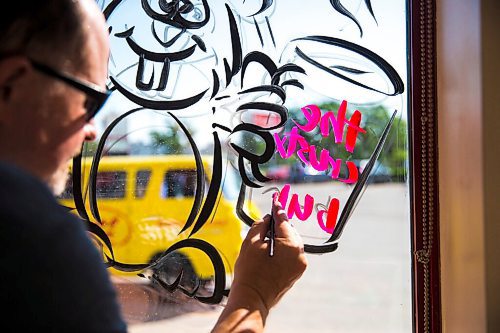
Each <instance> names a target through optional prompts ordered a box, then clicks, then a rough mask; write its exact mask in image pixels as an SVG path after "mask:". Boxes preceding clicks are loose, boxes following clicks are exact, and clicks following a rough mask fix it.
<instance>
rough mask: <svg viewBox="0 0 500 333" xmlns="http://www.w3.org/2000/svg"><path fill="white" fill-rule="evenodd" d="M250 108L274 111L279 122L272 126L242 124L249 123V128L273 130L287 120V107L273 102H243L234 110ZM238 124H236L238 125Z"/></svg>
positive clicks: (239, 110)
mask: <svg viewBox="0 0 500 333" xmlns="http://www.w3.org/2000/svg"><path fill="white" fill-rule="evenodd" d="M250 109H257V110H264V111H269V112H274V113H277V114H278V115H279V116H280V122H279V123H278V124H277V125H274V126H271V127H261V126H258V125H255V124H251V123H245V124H244V125H251V128H254V129H258V130H273V129H277V128H280V127H282V126H283V125H284V124H285V123H286V121H287V120H288V109H287V108H286V107H285V106H283V105H278V104H274V103H268V102H249V103H244V104H242V105H240V106H239V107H238V108H237V109H236V112H241V111H245V110H250ZM240 125H241V124H240ZM240 125H238V126H240ZM238 126H237V127H238Z"/></svg>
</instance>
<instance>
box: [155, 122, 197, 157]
mask: <svg viewBox="0 0 500 333" xmlns="http://www.w3.org/2000/svg"><path fill="white" fill-rule="evenodd" d="M191 134H193V133H191ZM149 135H150V137H151V144H152V146H153V148H154V150H155V151H158V152H160V153H164V154H180V153H182V152H183V151H184V145H183V144H182V136H183V135H184V134H183V132H182V131H181V129H180V128H179V126H178V125H177V124H174V125H170V126H167V127H166V128H165V130H164V131H162V132H160V131H151V132H150V133H149Z"/></svg>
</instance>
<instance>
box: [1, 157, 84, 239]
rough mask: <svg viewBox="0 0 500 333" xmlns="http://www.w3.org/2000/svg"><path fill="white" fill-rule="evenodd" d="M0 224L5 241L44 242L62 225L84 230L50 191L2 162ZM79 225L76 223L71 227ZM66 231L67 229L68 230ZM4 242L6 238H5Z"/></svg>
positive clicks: (32, 177)
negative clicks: (38, 239)
mask: <svg viewBox="0 0 500 333" xmlns="http://www.w3.org/2000/svg"><path fill="white" fill-rule="evenodd" d="M0 220H2V222H3V223H2V224H1V226H0V228H1V229H2V234H3V236H5V237H10V238H14V239H15V237H16V236H19V237H23V239H24V240H25V241H29V239H30V238H32V237H37V238H43V237H44V235H50V234H52V233H53V231H54V230H57V229H61V226H62V225H65V224H68V222H69V223H70V224H71V225H74V226H73V227H74V228H76V229H79V228H81V225H78V224H79V223H78V222H79V221H78V220H77V219H76V217H75V216H72V215H71V214H70V213H69V212H68V211H67V210H66V209H65V208H63V207H62V206H61V205H59V204H58V202H57V200H56V199H55V197H54V195H53V194H52V192H50V190H49V188H48V187H47V186H46V185H45V184H44V183H42V182H41V181H40V180H38V179H37V178H35V177H34V176H32V175H30V174H28V173H26V172H24V171H23V170H20V169H18V168H16V167H14V166H12V165H9V164H6V163H2V162H0ZM71 222H76V223H71ZM64 229H66V228H64ZM70 229H71V227H70ZM3 236H2V237H1V238H5V237H3Z"/></svg>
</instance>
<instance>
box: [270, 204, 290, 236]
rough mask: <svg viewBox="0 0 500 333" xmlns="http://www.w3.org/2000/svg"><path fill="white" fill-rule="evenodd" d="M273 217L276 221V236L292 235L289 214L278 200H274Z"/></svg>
mask: <svg viewBox="0 0 500 333" xmlns="http://www.w3.org/2000/svg"><path fill="white" fill-rule="evenodd" d="M273 217H274V222H275V230H276V237H285V238H288V237H290V235H291V233H292V232H295V231H294V230H293V227H292V225H291V224H290V222H289V221H288V216H287V214H286V212H285V211H284V210H283V207H282V206H281V203H280V202H279V201H278V200H274V201H273Z"/></svg>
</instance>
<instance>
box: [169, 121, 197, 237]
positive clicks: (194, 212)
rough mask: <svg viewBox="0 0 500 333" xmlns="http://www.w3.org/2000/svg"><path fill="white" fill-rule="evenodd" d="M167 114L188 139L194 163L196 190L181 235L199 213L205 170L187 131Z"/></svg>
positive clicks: (180, 123) (179, 122)
mask: <svg viewBox="0 0 500 333" xmlns="http://www.w3.org/2000/svg"><path fill="white" fill-rule="evenodd" d="M168 114H169V115H170V116H171V117H172V118H174V120H175V121H176V122H177V124H178V125H179V126H180V127H181V129H182V131H183V132H184V134H185V135H186V137H187V138H188V141H189V144H190V145H191V149H192V150H193V154H194V159H195V162H196V190H195V194H194V200H193V206H192V207H191V212H190V213H189V217H188V219H187V221H186V224H184V227H183V228H182V230H181V231H180V232H179V234H181V233H182V232H184V231H185V230H186V229H188V228H189V227H190V226H191V225H192V224H193V222H194V220H195V218H196V215H198V212H199V211H200V208H201V203H202V202H203V195H204V194H205V168H204V167H203V160H202V158H201V154H200V151H199V150H198V147H197V146H196V143H195V141H194V139H193V137H192V136H191V134H190V133H189V130H188V129H187V128H186V126H184V124H183V123H182V122H181V121H180V120H179V119H178V118H177V117H176V116H175V115H174V114H173V113H171V112H168Z"/></svg>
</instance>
